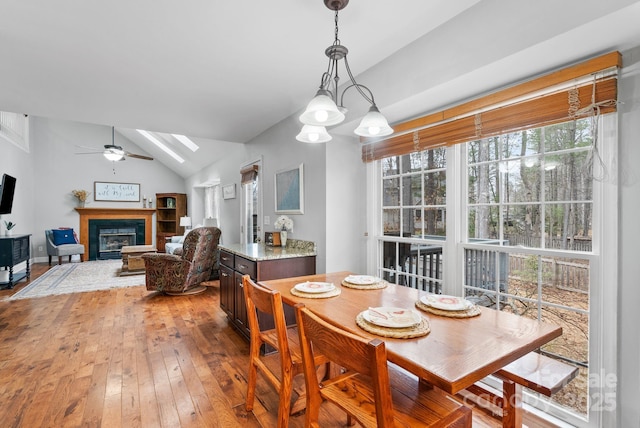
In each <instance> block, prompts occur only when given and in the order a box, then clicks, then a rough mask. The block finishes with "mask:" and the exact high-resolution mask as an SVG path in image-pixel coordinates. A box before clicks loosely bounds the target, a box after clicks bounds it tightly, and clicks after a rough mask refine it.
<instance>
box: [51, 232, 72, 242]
mask: <svg viewBox="0 0 640 428" xmlns="http://www.w3.org/2000/svg"><path fill="white" fill-rule="evenodd" d="M52 232H53V243H54V244H55V245H64V244H75V243H76V238H75V237H74V234H73V229H53V230H52Z"/></svg>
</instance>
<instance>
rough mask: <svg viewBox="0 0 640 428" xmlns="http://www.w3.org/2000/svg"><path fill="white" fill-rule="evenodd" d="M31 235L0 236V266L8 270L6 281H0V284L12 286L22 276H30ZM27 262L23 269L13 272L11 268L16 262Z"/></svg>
mask: <svg viewBox="0 0 640 428" xmlns="http://www.w3.org/2000/svg"><path fill="white" fill-rule="evenodd" d="M30 241H31V235H16V236H7V237H1V238H0V267H2V268H4V269H7V268H8V270H9V275H8V278H7V280H6V281H2V282H0V285H7V286H8V287H9V288H13V285H14V284H15V283H16V282H18V281H20V280H21V279H23V278H27V279H28V278H29V277H30V276H31V270H30V268H29V257H30V249H31V244H30ZM22 262H27V268H26V270H25V271H21V272H18V273H15V272H14V271H13V268H14V267H15V265H17V264H18V263H22Z"/></svg>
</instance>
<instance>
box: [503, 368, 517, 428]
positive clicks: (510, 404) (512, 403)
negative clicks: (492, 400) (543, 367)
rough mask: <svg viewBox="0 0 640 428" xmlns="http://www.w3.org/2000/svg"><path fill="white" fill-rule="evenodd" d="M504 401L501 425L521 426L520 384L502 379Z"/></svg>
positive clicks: (515, 427)
mask: <svg viewBox="0 0 640 428" xmlns="http://www.w3.org/2000/svg"><path fill="white" fill-rule="evenodd" d="M502 390H503V391H504V397H503V398H504V403H503V407H502V427H503V428H521V427H522V385H519V384H517V383H515V382H513V381H510V380H506V379H505V380H504V381H503V385H502Z"/></svg>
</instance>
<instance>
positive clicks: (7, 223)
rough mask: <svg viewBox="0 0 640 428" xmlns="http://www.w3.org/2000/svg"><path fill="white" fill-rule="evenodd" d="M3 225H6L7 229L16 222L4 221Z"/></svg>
mask: <svg viewBox="0 0 640 428" xmlns="http://www.w3.org/2000/svg"><path fill="white" fill-rule="evenodd" d="M4 225H5V226H6V227H7V230H11V229H13V228H14V227H16V224H15V223H14V222H12V221H6V220H5V222H4Z"/></svg>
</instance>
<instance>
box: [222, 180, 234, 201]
mask: <svg viewBox="0 0 640 428" xmlns="http://www.w3.org/2000/svg"><path fill="white" fill-rule="evenodd" d="M235 197H236V184H235V183H233V184H227V185H226V186H222V199H234V198H235Z"/></svg>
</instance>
